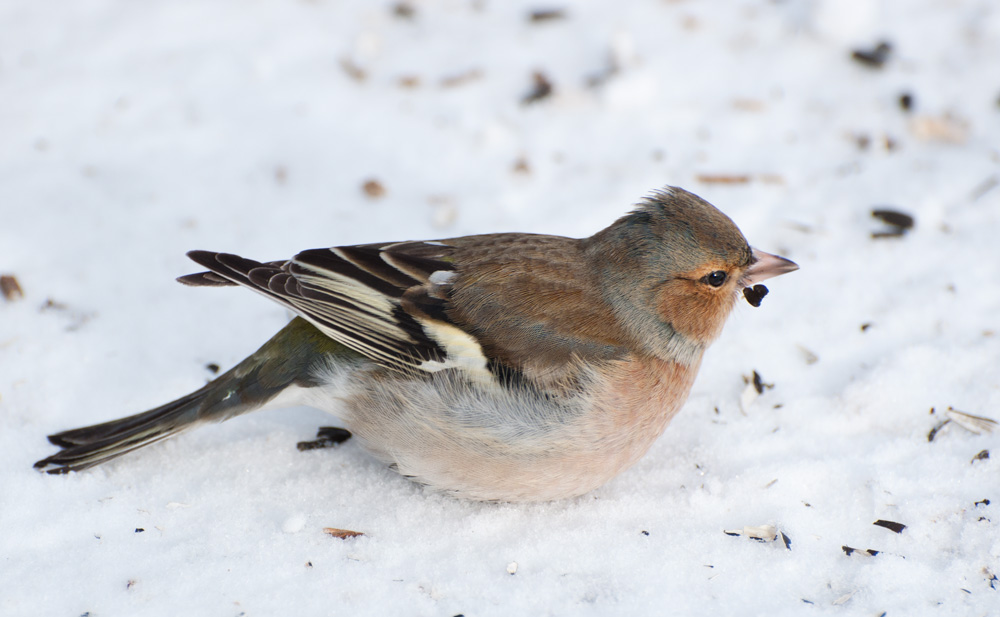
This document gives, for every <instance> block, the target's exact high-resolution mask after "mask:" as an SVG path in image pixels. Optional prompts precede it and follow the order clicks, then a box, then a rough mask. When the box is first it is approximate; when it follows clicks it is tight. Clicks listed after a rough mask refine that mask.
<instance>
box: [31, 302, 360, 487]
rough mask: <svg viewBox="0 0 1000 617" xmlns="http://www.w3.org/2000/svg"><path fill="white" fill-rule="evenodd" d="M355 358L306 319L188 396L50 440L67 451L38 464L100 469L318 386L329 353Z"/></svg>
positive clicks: (52, 468)
mask: <svg viewBox="0 0 1000 617" xmlns="http://www.w3.org/2000/svg"><path fill="white" fill-rule="evenodd" d="M344 353H347V354H350V353H352V352H347V351H346V349H345V348H344V347H342V346H340V345H339V344H338V343H335V342H333V341H332V340H330V339H328V338H326V336H324V335H323V334H322V333H321V332H320V331H319V330H317V329H316V328H314V327H313V326H312V325H310V324H309V323H308V322H306V321H305V320H303V319H302V318H295V319H294V320H292V322H291V323H289V324H288V325H287V326H285V328H283V329H282V330H281V331H280V332H278V333H277V334H276V335H274V337H273V338H272V339H271V340H270V341H268V342H267V343H265V344H264V346H263V347H261V348H260V349H258V350H257V351H256V352H255V353H254V354H253V355H251V356H250V357H248V358H247V359H245V360H243V361H242V362H240V363H239V364H238V365H236V367H235V368H233V369H232V370H230V371H228V372H226V373H224V374H223V375H220V376H219V377H218V378H217V379H215V380H214V381H212V382H211V383H209V384H208V385H206V386H205V387H203V388H201V389H200V390H196V391H195V392H192V393H191V394H188V395H187V396H183V397H181V398H179V399H177V400H176V401H173V402H170V403H167V404H166V405H162V406H160V407H157V408H156V409H151V410H149V411H145V412H142V413H139V414H136V415H134V416H129V417H127V418H121V419H119V420H112V421H111V422H104V423H102V424H95V425H93V426H86V427H83V428H78V429H73V430H70V431H63V432H61V433H56V434H55V435H49V441H50V442H52V443H53V444H54V445H57V446H59V447H60V448H62V450H60V451H59V452H56V453H55V454H53V455H52V456H50V457H48V458H44V459H42V460H40V461H38V462H37V463H35V468H36V469H43V470H45V471H46V472H48V473H53V474H59V473H67V472H70V471H79V470H81V469H87V468H88V467H93V466H94V465H100V464H101V463H105V462H107V461H110V460H111V459H113V458H117V457H119V456H121V455H123V454H127V453H129V452H131V451H133V450H137V449H139V448H142V447H143V446H147V445H149V444H151V443H156V442H157V441H160V440H162V439H166V438H168V437H171V436H173V435H176V434H177V433H180V432H181V431H184V430H187V429H189V428H192V427H194V426H197V425H199V424H202V423H205V422H222V421H223V420H228V419H229V418H232V417H234V416H238V415H240V414H243V413H246V412H248V411H253V410H255V409H259V408H260V407H262V406H264V405H265V404H266V403H267V402H268V401H270V400H271V399H273V398H274V397H275V396H277V395H278V394H279V393H280V392H281V391H282V390H284V389H285V388H287V387H288V386H290V385H293V384H294V385H298V386H303V387H311V386H315V385H317V383H316V382H315V380H314V378H313V377H312V373H313V371H312V367H313V366H314V365H315V364H316V363H317V362H320V361H323V359H324V357H326V356H328V355H329V354H344Z"/></svg>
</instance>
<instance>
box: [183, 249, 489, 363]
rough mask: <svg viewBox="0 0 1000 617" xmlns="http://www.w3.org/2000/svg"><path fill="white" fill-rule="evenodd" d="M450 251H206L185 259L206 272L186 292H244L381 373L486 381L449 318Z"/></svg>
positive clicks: (478, 354)
mask: <svg viewBox="0 0 1000 617" xmlns="http://www.w3.org/2000/svg"><path fill="white" fill-rule="evenodd" d="M453 252H454V248H453V247H451V246H449V245H448V244H446V243H444V242H397V243H393V244H382V245H378V244H369V245H358V246H343V247H333V248H327V249H312V250H307V251H303V252H301V253H299V254H298V255H296V256H295V257H293V258H292V259H290V260H288V261H284V262H280V261H277V262H268V263H261V262H257V261H253V260H251V259H246V258H243V257H239V256H237V255H231V254H228V253H214V252H210V251H191V252H190V253H188V256H189V257H190V258H191V259H193V260H194V261H195V262H197V263H199V264H200V265H202V266H204V267H206V268H208V269H209V270H210V272H201V273H198V274H191V275H188V276H184V277H181V278H179V279H178V280H179V281H180V282H182V283H185V284H187V285H196V286H220V285H232V284H237V285H243V286H245V287H249V288H250V289H253V290H255V291H257V292H259V293H262V294H264V295H266V296H268V297H270V298H272V299H273V300H276V301H278V302H280V303H282V304H284V305H285V306H287V307H288V308H290V309H291V310H292V311H294V312H295V313H297V314H299V315H301V316H302V317H303V318H305V319H307V320H308V321H309V322H310V323H312V324H313V325H314V326H316V327H317V328H319V329H320V330H321V331H322V332H323V333H325V334H326V335H327V336H329V337H330V338H332V339H333V340H335V341H337V342H338V343H341V344H343V345H345V346H347V347H348V348H350V349H353V350H354V351H356V352H358V353H360V354H362V355H364V356H365V357H367V358H369V359H371V360H372V361H374V362H376V363H378V364H380V365H382V366H385V367H387V368H391V369H396V370H400V371H409V372H412V371H414V370H416V371H425V372H436V371H440V370H442V369H448V368H458V369H461V370H464V371H466V372H467V373H468V374H469V376H470V377H472V378H475V379H492V375H491V373H490V370H489V367H488V363H487V359H486V357H485V356H484V353H483V350H482V347H481V345H480V344H479V342H478V341H477V340H476V338H475V337H474V336H472V335H471V334H468V333H467V332H466V331H464V330H463V329H462V328H460V327H459V326H457V325H455V324H454V323H453V322H452V321H451V320H450V319H449V318H448V316H447V314H446V310H447V307H448V303H449V293H450V284H451V281H452V279H453V278H454V277H455V271H454V270H455V266H454V264H453V262H452V260H451V255H452V253H453Z"/></svg>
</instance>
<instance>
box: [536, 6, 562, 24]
mask: <svg viewBox="0 0 1000 617" xmlns="http://www.w3.org/2000/svg"><path fill="white" fill-rule="evenodd" d="M565 17H566V11H564V10H562V9H536V10H534V11H532V12H531V13H530V14H528V20H529V21H531V22H534V23H538V22H543V21H555V20H557V19H564V18H565Z"/></svg>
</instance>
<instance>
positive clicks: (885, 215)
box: [872, 208, 915, 239]
mask: <svg viewBox="0 0 1000 617" xmlns="http://www.w3.org/2000/svg"><path fill="white" fill-rule="evenodd" d="M872 218H875V219H878V220H880V221H882V222H883V223H885V224H886V225H888V226H889V228H888V229H885V230H883V231H873V232H872V238H876V239H878V238H899V237H901V236H902V235H903V234H905V233H906V232H907V231H909V230H911V229H913V225H914V223H915V220H914V218H913V217H912V216H911V215H909V214H906V213H905V212H900V211H899V210H893V209H891V208H875V209H874V210H872Z"/></svg>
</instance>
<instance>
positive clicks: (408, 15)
mask: <svg viewBox="0 0 1000 617" xmlns="http://www.w3.org/2000/svg"><path fill="white" fill-rule="evenodd" d="M392 14H393V15H395V16H396V17H399V18H401V19H413V17H414V16H415V15H416V14H417V11H416V9H414V8H413V5H412V4H410V3H409V2H399V3H397V4H396V5H395V6H393V7H392Z"/></svg>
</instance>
